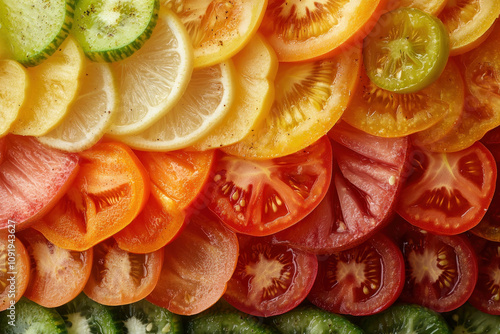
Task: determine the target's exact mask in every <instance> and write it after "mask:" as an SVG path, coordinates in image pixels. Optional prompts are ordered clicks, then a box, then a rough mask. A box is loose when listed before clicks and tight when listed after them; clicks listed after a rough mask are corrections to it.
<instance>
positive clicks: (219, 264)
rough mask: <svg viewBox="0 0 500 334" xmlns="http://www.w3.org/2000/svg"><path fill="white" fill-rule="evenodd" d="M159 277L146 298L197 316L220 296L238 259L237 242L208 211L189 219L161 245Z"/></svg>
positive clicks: (160, 304)
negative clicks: (161, 266) (180, 229)
mask: <svg viewBox="0 0 500 334" xmlns="http://www.w3.org/2000/svg"><path fill="white" fill-rule="evenodd" d="M164 249H165V260H164V262H163V269H162V271H161V276H160V279H159V281H158V284H157V285H156V288H155V289H154V290H153V292H152V293H151V294H150V295H149V296H148V297H147V300H148V301H150V302H151V303H153V304H155V305H158V306H161V307H163V308H166V309H168V310H169V311H170V312H173V313H176V314H182V315H192V314H196V313H200V312H202V311H204V310H206V309H208V308H209V307H210V306H212V305H213V304H215V302H217V300H219V299H220V297H221V296H222V295H223V294H224V291H225V290H226V285H227V281H229V279H230V278H231V275H232V274H233V271H234V268H235V267H236V262H237V260H238V239H237V237H236V234H235V233H234V232H232V231H230V230H229V229H227V228H226V227H225V226H224V225H222V223H221V222H220V221H219V220H218V219H217V218H216V217H215V216H214V215H213V214H212V213H211V212H210V211H208V210H204V211H200V212H198V213H195V214H193V215H192V216H191V217H190V220H189V222H188V223H187V225H186V227H185V229H184V230H183V231H182V233H181V234H180V235H179V237H177V238H176V239H175V240H174V241H172V242H171V243H169V244H168V245H166V246H165V248H164Z"/></svg>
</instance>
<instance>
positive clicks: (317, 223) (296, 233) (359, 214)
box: [274, 123, 408, 254]
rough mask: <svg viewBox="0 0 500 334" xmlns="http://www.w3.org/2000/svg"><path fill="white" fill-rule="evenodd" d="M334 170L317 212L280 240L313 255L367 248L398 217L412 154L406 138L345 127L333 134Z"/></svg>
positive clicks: (339, 126) (344, 125)
mask: <svg viewBox="0 0 500 334" xmlns="http://www.w3.org/2000/svg"><path fill="white" fill-rule="evenodd" d="M329 136H331V137H332V138H333V139H334V141H333V152H334V161H335V164H334V170H333V179H332V183H331V185H330V189H329V191H328V193H327V195H326V196H325V198H324V199H323V201H322V202H321V203H320V204H319V205H318V207H317V208H316V209H315V210H314V211H313V212H312V213H311V214H310V215H308V216H307V217H306V218H305V219H303V220H302V221H300V222H299V223H298V224H296V225H294V226H292V227H290V228H288V229H286V230H284V231H282V232H280V233H277V234H276V235H275V236H274V239H275V240H276V241H280V242H287V243H289V244H291V245H293V246H294V247H298V248H301V249H305V250H308V251H311V252H314V253H320V254H324V253H332V252H336V251H339V250H343V249H347V248H350V247H353V246H354V245H356V244H360V243H362V242H363V241H364V240H366V239H367V238H368V237H369V236H370V235H372V234H373V233H375V231H376V230H377V229H379V228H380V227H381V226H383V225H384V223H385V222H386V221H388V219H389V218H390V217H391V215H392V213H393V207H394V204H395V201H396V195H397V193H398V189H399V188H400V185H401V183H402V179H403V177H402V173H403V168H404V164H405V161H406V154H407V149H408V140H407V138H381V137H375V136H372V135H369V134H366V133H364V132H362V131H359V130H356V129H354V128H353V127H351V126H349V125H347V124H346V123H339V124H337V125H336V126H335V127H334V128H333V130H332V131H330V133H329Z"/></svg>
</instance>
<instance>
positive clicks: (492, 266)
mask: <svg viewBox="0 0 500 334" xmlns="http://www.w3.org/2000/svg"><path fill="white" fill-rule="evenodd" d="M471 241H472V240H471ZM474 241H476V240H474ZM481 243H482V242H481V240H479V242H477V243H475V245H476V244H481ZM482 244H483V245H481V247H480V249H478V248H476V251H477V257H478V265H479V274H478V278H477V284H476V287H475V289H474V292H472V295H471V297H470V298H469V302H470V303H471V305H472V306H474V307H475V308H477V309H478V310H480V311H482V312H486V313H489V314H495V315H500V289H499V288H498V283H499V282H498V277H500V243H498V242H493V241H487V242H484V243H482Z"/></svg>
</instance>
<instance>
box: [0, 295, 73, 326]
mask: <svg viewBox="0 0 500 334" xmlns="http://www.w3.org/2000/svg"><path fill="white" fill-rule="evenodd" d="M14 307H15V308H14V309H12V310H9V309H7V310H5V311H3V312H1V313H0V330H1V333H2V334H27V333H36V334H67V333H68V331H67V330H66V326H65V325H64V320H63V319H62V317H61V316H60V315H59V313H57V311H56V310H54V309H49V308H45V307H43V306H40V305H38V304H36V303H34V302H32V301H31V300H29V299H27V298H25V297H22V298H21V299H20V300H19V301H18V302H17V303H16V304H15V305H14Z"/></svg>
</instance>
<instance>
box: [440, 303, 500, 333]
mask: <svg viewBox="0 0 500 334" xmlns="http://www.w3.org/2000/svg"><path fill="white" fill-rule="evenodd" d="M444 316H445V319H446V320H447V321H448V323H449V324H450V326H451V328H452V330H453V334H500V316H499V315H491V314H487V313H484V312H481V311H479V310H478V309H476V308H474V307H473V306H472V305H470V304H469V303H465V304H464V305H462V306H460V307H459V308H458V309H456V310H454V311H452V312H448V313H445V314H444Z"/></svg>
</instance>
